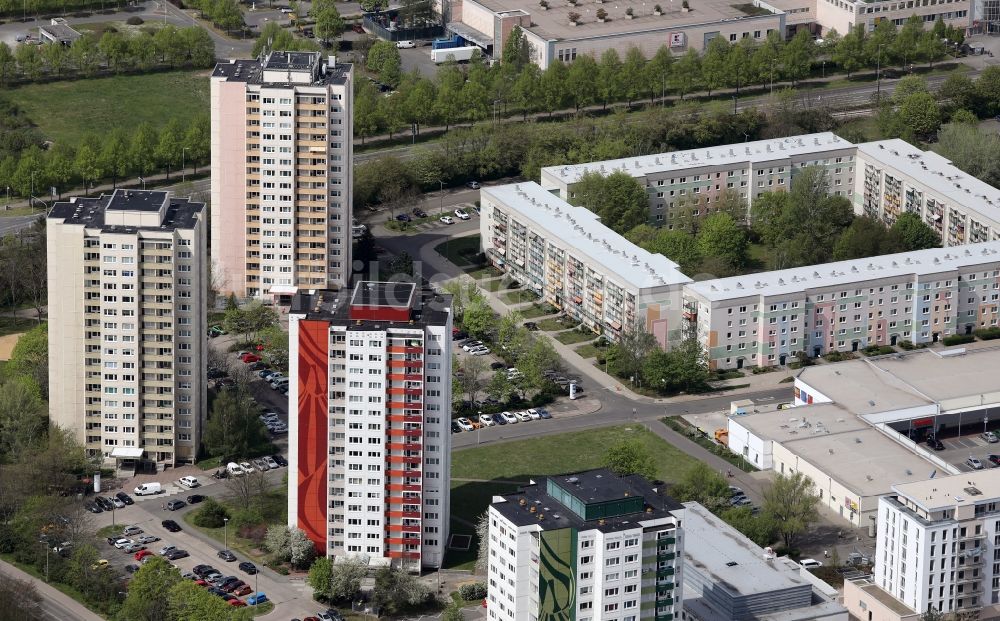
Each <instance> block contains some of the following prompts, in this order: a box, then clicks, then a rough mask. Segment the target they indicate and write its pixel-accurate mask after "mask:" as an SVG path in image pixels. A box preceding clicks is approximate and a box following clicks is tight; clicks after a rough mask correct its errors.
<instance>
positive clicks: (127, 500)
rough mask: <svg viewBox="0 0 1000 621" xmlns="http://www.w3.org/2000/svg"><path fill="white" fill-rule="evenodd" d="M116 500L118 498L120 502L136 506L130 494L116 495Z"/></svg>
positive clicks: (119, 493) (120, 493)
mask: <svg viewBox="0 0 1000 621" xmlns="http://www.w3.org/2000/svg"><path fill="white" fill-rule="evenodd" d="M115 498H117V499H118V500H120V501H122V502H124V503H125V504H127V505H134V504H135V501H134V500H132V497H131V496H129V495H128V494H126V493H125V492H118V493H117V494H115Z"/></svg>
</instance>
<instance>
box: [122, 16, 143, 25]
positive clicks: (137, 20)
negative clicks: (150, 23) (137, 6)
mask: <svg viewBox="0 0 1000 621" xmlns="http://www.w3.org/2000/svg"><path fill="white" fill-rule="evenodd" d="M125 23H126V24H128V25H129V26H141V25H142V24H144V23H146V22H145V21H143V19H142V18H141V17H139V16H138V15H133V16H132V17H130V18H128V19H126V20H125Z"/></svg>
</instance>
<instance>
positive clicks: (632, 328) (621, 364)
mask: <svg viewBox="0 0 1000 621" xmlns="http://www.w3.org/2000/svg"><path fill="white" fill-rule="evenodd" d="M658 348H659V344H658V343H657V342H656V337H654V336H653V335H652V334H650V333H649V332H647V331H646V330H645V329H644V327H643V326H641V325H639V324H637V323H636V324H631V325H626V326H624V327H623V328H622V331H621V334H620V335H619V336H618V341H617V342H615V343H614V344H613V345H611V347H609V348H608V354H607V365H608V371H609V372H611V373H613V374H615V375H618V376H619V377H639V376H640V372H641V371H642V363H643V360H645V358H646V356H647V355H649V353H650V352H651V351H653V350H655V349H658Z"/></svg>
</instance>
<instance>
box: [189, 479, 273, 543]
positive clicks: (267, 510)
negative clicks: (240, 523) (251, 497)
mask: <svg viewBox="0 0 1000 621" xmlns="http://www.w3.org/2000/svg"><path fill="white" fill-rule="evenodd" d="M286 489H287V488H286V487H285V486H279V487H277V488H274V489H272V490H271V491H270V492H269V493H268V494H266V495H264V496H258V497H257V498H258V501H259V502H260V505H259V506H260V510H261V514H262V515H263V516H264V521H265V522H266V523H268V524H284V523H285V522H287V521H288V496H287V495H286V494H287V492H286ZM220 502H221V503H222V504H223V505H224V506H226V507H227V508H228V509H229V511H230V513H232V512H233V510H234V507H233V506H232V504H231V503H230V502H228V501H225V500H220ZM197 510H198V508H197V507H195V509H194V510H193V511H188V512H187V513H185V514H184V523H185V525H186V526H188V527H189V528H196V529H198V530H200V531H201V532H203V533H205V534H206V535H208V536H209V537H212V538H213V539H215V540H216V541H218V542H219V543H220V544H224V543H225V542H226V541H227V539H226V529H225V528H203V527H201V526H196V525H195V523H194V522H193V521H192V518H193V516H194V514H195V513H196V512H197ZM228 541H229V549H230V550H233V551H235V552H239V553H241V554H244V555H246V556H248V557H250V559H251V560H258V559H261V558H263V557H264V556H265V555H264V553H263V552H262V551H260V550H259V549H257V545H256V544H255V543H254V542H253V541H251V540H250V539H245V538H243V537H240V536H238V535H237V529H236V528H230V529H229V537H228ZM220 547H221V546H220Z"/></svg>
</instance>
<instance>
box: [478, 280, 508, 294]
mask: <svg viewBox="0 0 1000 621" xmlns="http://www.w3.org/2000/svg"><path fill="white" fill-rule="evenodd" d="M479 286H480V288H482V289H485V290H487V291H499V290H500V289H502V288H503V279H502V278H495V279H493V280H483V281H481V282H480V283H479Z"/></svg>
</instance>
